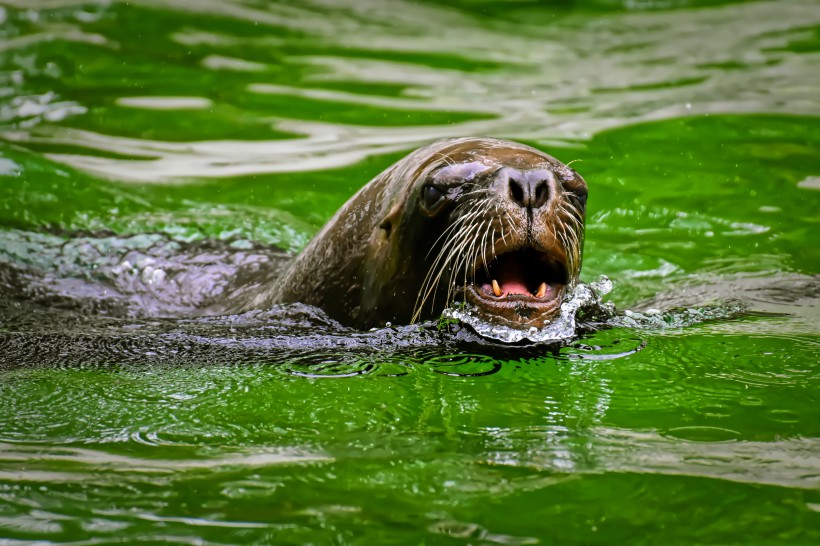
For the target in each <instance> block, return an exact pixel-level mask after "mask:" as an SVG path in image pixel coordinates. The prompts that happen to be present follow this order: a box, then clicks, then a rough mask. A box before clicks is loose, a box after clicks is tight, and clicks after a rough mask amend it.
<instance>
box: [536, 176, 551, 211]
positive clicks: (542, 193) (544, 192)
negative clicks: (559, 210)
mask: <svg viewBox="0 0 820 546" xmlns="http://www.w3.org/2000/svg"><path fill="white" fill-rule="evenodd" d="M547 197H549V185H548V184H547V181H546V180H541V181H539V182H536V183H535V192H534V195H533V202H532V207H533V208H538V207H540V206H542V205H543V204H544V203H546V202H547Z"/></svg>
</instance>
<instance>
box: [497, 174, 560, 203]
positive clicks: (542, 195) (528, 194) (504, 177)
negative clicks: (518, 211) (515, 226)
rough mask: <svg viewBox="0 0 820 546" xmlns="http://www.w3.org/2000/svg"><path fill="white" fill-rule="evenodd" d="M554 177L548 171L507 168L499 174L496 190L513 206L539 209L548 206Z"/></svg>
mask: <svg viewBox="0 0 820 546" xmlns="http://www.w3.org/2000/svg"><path fill="white" fill-rule="evenodd" d="M552 178H553V177H552V175H551V173H550V172H549V171H547V170H546V169H534V170H520V169H514V168H511V167H506V168H503V169H501V170H500V171H499V172H498V175H497V178H496V181H495V184H494V186H495V188H496V191H498V192H499V193H500V194H501V195H502V196H504V197H506V198H507V199H508V200H509V201H510V202H511V203H512V204H514V205H516V206H518V207H522V208H525V209H537V208H540V207H543V206H544V205H546V204H547V201H549V197H550V182H551V180H552Z"/></svg>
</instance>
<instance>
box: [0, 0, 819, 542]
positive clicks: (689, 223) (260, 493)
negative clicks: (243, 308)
mask: <svg viewBox="0 0 820 546" xmlns="http://www.w3.org/2000/svg"><path fill="white" fill-rule="evenodd" d="M461 135H489V136H496V137H505V138H513V139H516V140H520V141H523V142H526V143H528V144H531V145H534V146H537V147H539V148H541V149H544V150H545V151H547V152H548V153H551V154H552V155H555V156H556V157H558V158H559V159H561V160H562V161H564V162H569V161H574V163H573V167H574V168H576V169H577V170H578V171H579V172H581V173H582V175H583V176H584V177H585V179H586V180H587V182H588V183H589V186H590V195H591V197H590V202H589V213H588V219H587V226H588V227H587V237H586V248H585V259H584V269H583V274H582V277H583V279H584V280H585V281H586V282H590V281H594V280H596V279H597V278H598V277H599V276H600V275H602V274H605V275H607V276H608V277H609V278H610V279H612V281H613V283H614V289H613V291H612V292H611V293H610V294H609V295H608V296H607V298H608V299H609V300H610V301H612V302H613V303H614V304H615V305H616V306H617V307H618V308H619V309H620V310H621V314H620V315H619V316H620V317H621V321H620V322H618V323H616V324H614V326H613V327H610V328H606V329H601V330H597V331H587V332H585V333H579V336H578V338H577V339H574V340H572V341H569V342H567V343H564V344H560V345H554V346H523V347H522V346H503V345H499V344H494V343H490V342H486V341H482V340H481V339H480V338H478V337H476V336H474V335H471V334H470V333H469V331H467V330H462V331H460V332H456V333H453V332H450V331H448V330H446V329H445V330H444V331H440V330H439V329H438V328H437V327H436V325H435V324H427V325H416V326H405V325H395V326H392V327H390V328H385V329H382V330H378V331H373V332H357V331H353V330H349V329H345V328H343V327H341V326H339V325H337V324H335V323H333V322H332V321H329V320H328V319H326V317H323V316H322V315H321V314H320V313H317V312H316V311H315V310H311V309H309V308H304V307H301V306H292V307H289V308H287V309H276V310H261V311H259V312H257V313H251V314H249V315H245V316H240V317H216V318H193V317H189V316H187V315H186V313H187V310H188V309H193V308H195V307H196V305H197V301H198V300H197V298H198V297H199V296H201V294H199V293H191V294H190V298H189V299H186V300H184V301H180V300H179V299H178V298H177V299H174V298H173V297H172V298H171V300H169V296H168V292H167V291H165V288H167V287H168V286H169V284H168V283H170V282H171V281H174V282H176V280H175V279H177V278H176V277H174V276H173V275H170V273H169V272H173V271H176V270H177V269H179V270H185V269H186V268H190V267H192V266H190V263H188V262H183V261H182V260H181V258H180V256H189V255H196V256H199V257H203V256H205V257H207V259H210V260H215V261H217V262H219V260H223V259H224V257H225V256H230V255H237V254H238V253H254V252H257V253H260V254H265V253H275V252H276V251H274V250H272V249H273V248H274V247H277V248H281V249H284V250H286V251H290V252H296V251H298V250H299V249H300V248H302V247H303V246H304V245H305V244H306V242H307V241H308V240H309V238H310V237H311V236H312V235H313V234H314V233H315V232H316V231H317V230H318V229H319V228H320V227H321V225H322V224H323V223H324V221H326V220H327V219H328V218H329V217H330V216H331V215H332V214H333V212H334V211H335V210H336V209H337V208H338V207H339V206H340V205H341V204H342V203H344V202H345V201H346V200H347V198H348V197H349V196H351V195H352V194H353V193H354V192H355V191H356V190H357V189H358V188H359V187H361V186H362V185H363V184H364V183H366V182H367V181H368V180H369V179H370V178H371V177H372V176H374V175H375V174H377V173H378V172H380V171H381V170H383V169H384V168H385V167H387V166H388V165H390V164H391V163H392V162H393V161H395V160H397V159H398V158H400V157H401V156H403V155H404V154H405V153H407V152H408V151H409V150H411V149H413V148H415V147H417V146H419V145H421V144H423V143H426V142H429V141H430V140H433V139H436V138H440V137H445V136H461ZM819 191H820V8H818V6H817V4H816V2H813V1H809V0H806V1H802V0H785V1H768V2H767V1H761V2H719V1H707V0H697V1H684V0H675V1H668V2H654V1H653V2H649V1H645V2H644V1H628V2H627V1H624V2H619V1H616V0H596V1H590V2H573V1H569V0H566V1H563V2H557V3H551V4H550V6H549V7H544V6H541V5H540V4H537V3H528V2H504V3H499V2H457V3H446V4H444V3H436V2H398V1H378V2H377V1H373V2H363V1H360V0H350V1H347V2H339V1H333V2H330V1H328V2H322V1H314V2H299V3H296V4H294V3H292V2H281V3H279V2H258V1H252V0H246V1H240V0H227V1H225V0H220V1H216V0H214V1H209V0H197V1H194V0H166V1H155V0H139V1H136V2H134V1H130V2H117V1H110V2H77V1H74V0H57V1H53V0H0V287H2V290H0V538H2V539H5V540H6V541H8V542H9V543H17V542H36V541H50V542H60V543H71V544H96V543H111V542H115V541H127V542H133V543H139V542H144V543H148V542H158V541H168V542H177V543H186V544H187V543H198V544H201V543H209V544H210V543H213V544H222V543H224V544H233V543H245V542H257V543H275V544H304V543H315V544H339V543H341V544H347V543H359V544H383V543H394V544H410V543H413V544H418V543H425V544H428V543H429V544H439V543H441V544H460V543H464V544H492V543H502V544H551V543H570V544H571V543H578V544H658V543H668V544H733V543H743V544H813V543H816V542H817V541H818V540H820V514H818V512H820V478H818V476H820V456H819V455H818V453H820V412H818V407H820V373H818V372H820V366H818V352H819V351H818V348H819V345H820V332H819V331H818V323H819V322H818V321H819V320H820V316H818V315H820V312H818V308H820V307H818V299H819V296H818V283H817V281H816V276H817V275H818V274H820V250H818V248H820V247H818V245H817V242H816V233H817V230H818V222H820V205H819V203H820V202H819V201H818V197H820V193H818V192H819ZM192 249H193V250H192ZM163 260H165V261H163ZM206 261H207V260H206ZM125 262H127V264H126V263H125ZM202 263H204V262H200V265H201V264H202ZM220 263H222V262H220ZM203 267H204V266H203ZM175 268H177V269H175ZM160 269H161V270H162V271H163V272H166V273H163V274H164V275H165V277H162V275H161V274H158V273H157V271H158V270H160ZM31 271H38V272H41V273H42V276H39V277H36V278H35V277H31V276H27V274H26V272H31ZM160 277H162V278H160ZM35 281H36V282H35ZM180 282H182V281H181V280H180ZM163 287H165V288H163ZM129 290H130V291H129ZM106 291H108V292H106ZM658 294H660V296H658ZM737 299H742V300H743V301H744V302H745V307H731V305H730V303H728V302H730V301H735V300H737ZM169 301H172V302H173V304H174V306H175V311H176V316H175V317H171V318H169V317H168V316H166V315H167V314H164V313H163V310H167V305H168V302H169ZM664 305H665V306H666V308H664V309H663V310H664V312H666V311H667V310H669V309H672V310H673V311H672V312H671V314H666V315H665V317H666V319H668V320H664V322H663V324H661V323H657V322H656V323H652V321H651V320H650V319H647V318H646V317H645V316H643V315H636V314H634V313H633V314H627V313H626V310H630V311H633V310H634V311H635V312H636V313H637V312H638V310H639V309H640V310H643V311H645V310H646V308H647V307H649V308H651V307H653V306H664ZM135 310H136V311H135ZM715 310H718V311H722V312H714V311H715ZM138 311H141V312H138ZM723 311H725V312H723ZM630 317H631V319H630ZM650 318H651V317H650ZM630 320H632V322H630Z"/></svg>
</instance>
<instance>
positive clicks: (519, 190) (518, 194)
mask: <svg viewBox="0 0 820 546" xmlns="http://www.w3.org/2000/svg"><path fill="white" fill-rule="evenodd" d="M526 195H527V192H525V191H524V186H523V185H522V184H521V182H519V181H518V180H516V179H514V178H510V197H512V200H513V201H515V202H516V203H517V204H519V205H521V206H522V207H525V206H527V204H526V203H525V202H524V200H525V199H526Z"/></svg>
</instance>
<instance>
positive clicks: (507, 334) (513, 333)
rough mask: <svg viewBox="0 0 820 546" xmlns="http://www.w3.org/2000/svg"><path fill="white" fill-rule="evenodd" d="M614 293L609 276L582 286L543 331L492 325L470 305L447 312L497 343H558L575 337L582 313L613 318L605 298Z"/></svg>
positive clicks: (568, 298) (447, 310)
mask: <svg viewBox="0 0 820 546" xmlns="http://www.w3.org/2000/svg"><path fill="white" fill-rule="evenodd" d="M611 291H612V281H610V280H609V278H608V277H607V276H606V275H601V277H600V278H599V279H598V280H597V281H595V282H591V283H589V284H584V283H580V284H578V285H577V286H576V287H575V288H574V289H573V290H571V291H569V293H568V294H567V296H566V298H565V301H564V302H563V303H562V304H561V312H560V313H559V315H558V317H556V318H555V319H554V320H553V321H552V322H551V323H550V324H548V325H547V326H545V327H543V328H540V329H539V328H536V327H534V326H533V327H532V328H530V329H528V330H516V329H514V328H510V327H508V326H502V325H498V324H491V323H488V322H486V321H484V320H482V319H481V318H479V317H478V315H477V314H476V312H475V309H474V308H473V307H471V306H469V305H467V306H463V307H450V308H448V309H445V310H444V313H443V314H442V316H443V317H444V318H445V319H454V320H458V321H459V322H461V323H463V324H467V325H468V326H470V328H472V329H473V330H475V332H476V333H477V334H478V335H480V336H482V337H486V338H490V339H495V340H498V341H501V342H504V343H518V342H520V341H531V342H534V343H554V342H559V341H565V340H568V339H572V338H573V337H575V336H576V335H577V334H576V331H577V321H578V319H579V311H585V313H582V315H590V316H595V317H601V316H606V317H609V316H612V315H613V314H614V312H615V307H614V305H613V304H612V303H609V302H607V303H604V302H603V301H602V297H603V296H605V295H606V294H608V293H609V292H611Z"/></svg>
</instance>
